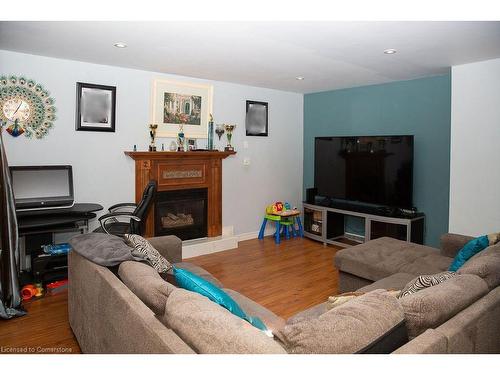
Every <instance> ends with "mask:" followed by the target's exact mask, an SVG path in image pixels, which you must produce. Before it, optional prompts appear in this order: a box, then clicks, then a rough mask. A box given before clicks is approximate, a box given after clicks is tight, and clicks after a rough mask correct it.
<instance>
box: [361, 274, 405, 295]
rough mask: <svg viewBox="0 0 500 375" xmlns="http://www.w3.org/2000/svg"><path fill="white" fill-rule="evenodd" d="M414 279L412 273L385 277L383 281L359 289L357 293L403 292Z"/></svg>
mask: <svg viewBox="0 0 500 375" xmlns="http://www.w3.org/2000/svg"><path fill="white" fill-rule="evenodd" d="M414 278H415V275H412V274H411V273H402V272H400V273H395V274H394V275H391V276H388V277H384V278H383V279H380V280H377V281H375V282H374V283H372V284H370V285H367V286H364V287H362V288H359V289H358V290H357V292H365V293H366V292H371V291H372V290H376V289H385V290H401V289H403V288H404V287H405V286H406V284H408V282H409V281H410V280H412V279H414Z"/></svg>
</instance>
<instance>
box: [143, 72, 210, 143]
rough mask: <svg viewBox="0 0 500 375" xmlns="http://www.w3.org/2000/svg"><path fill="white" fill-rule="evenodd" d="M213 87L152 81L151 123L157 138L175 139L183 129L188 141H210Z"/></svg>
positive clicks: (158, 80)
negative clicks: (202, 139) (199, 139)
mask: <svg viewBox="0 0 500 375" xmlns="http://www.w3.org/2000/svg"><path fill="white" fill-rule="evenodd" d="M212 100H213V86H212V85H210V84H198V83H189V82H177V81H170V80H164V79H155V80H153V84H152V90H151V122H152V123H153V124H158V130H157V132H156V134H157V137H167V138H176V137H177V134H178V133H179V129H180V126H181V125H182V127H183V132H184V136H185V137H186V138H208V122H209V116H210V114H211V113H212Z"/></svg>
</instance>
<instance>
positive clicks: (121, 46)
mask: <svg viewBox="0 0 500 375" xmlns="http://www.w3.org/2000/svg"><path fill="white" fill-rule="evenodd" d="M113 45H114V46H115V47H116V48H127V45H126V44H125V43H123V42H118V43H115V44H113Z"/></svg>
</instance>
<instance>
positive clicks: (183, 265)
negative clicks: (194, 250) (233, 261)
mask: <svg viewBox="0 0 500 375" xmlns="http://www.w3.org/2000/svg"><path fill="white" fill-rule="evenodd" d="M174 266H175V268H180V269H183V270H187V271H189V272H191V273H194V274H195V275H198V276H200V277H201V278H202V279H205V280H207V281H208V282H211V283H212V284H214V285H215V286H218V287H219V288H223V287H224V285H222V283H221V282H220V281H219V280H218V279H217V278H216V277H215V276H213V275H212V274H211V273H210V272H208V271H207V270H205V269H203V268H201V267H199V266H197V265H196V264H193V263H189V262H179V263H174ZM169 272H170V271H169ZM172 273H173V272H172Z"/></svg>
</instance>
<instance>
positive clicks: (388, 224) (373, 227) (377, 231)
mask: <svg viewBox="0 0 500 375" xmlns="http://www.w3.org/2000/svg"><path fill="white" fill-rule="evenodd" d="M331 206H332V205H329V206H323V205H321V206H320V205H315V204H310V203H304V221H303V222H304V236H306V237H308V238H311V239H313V240H317V241H321V242H323V243H324V244H325V245H326V244H331V245H336V246H340V247H349V246H352V245H356V244H359V243H363V242H366V241H369V240H373V239H375V238H379V237H393V238H397V239H399V240H403V241H407V242H414V243H418V244H423V242H424V230H425V222H424V221H425V215H424V214H423V213H413V214H404V213H403V212H400V211H399V210H398V211H399V212H398V215H387V214H383V213H382V214H380V215H377V214H373V213H366V212H359V211H356V210H348V209H342V208H336V207H331ZM374 209H377V207H374ZM347 216H354V217H358V218H361V219H363V220H364V229H365V233H364V235H361V236H360V235H354V234H351V233H346V232H345V218H346V217H347Z"/></svg>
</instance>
